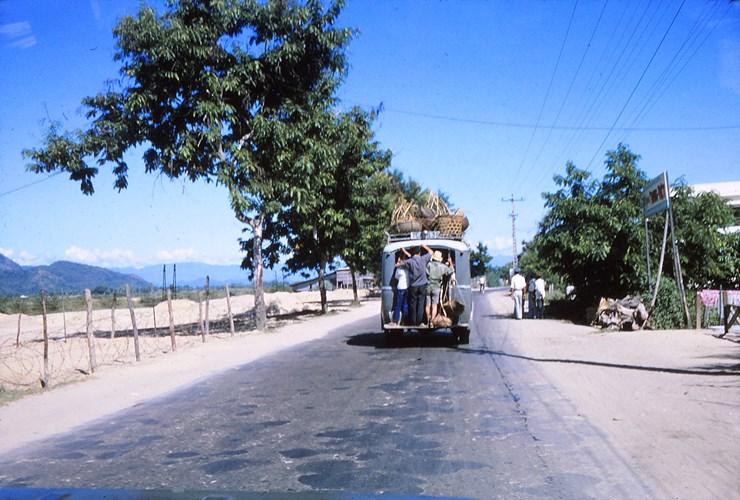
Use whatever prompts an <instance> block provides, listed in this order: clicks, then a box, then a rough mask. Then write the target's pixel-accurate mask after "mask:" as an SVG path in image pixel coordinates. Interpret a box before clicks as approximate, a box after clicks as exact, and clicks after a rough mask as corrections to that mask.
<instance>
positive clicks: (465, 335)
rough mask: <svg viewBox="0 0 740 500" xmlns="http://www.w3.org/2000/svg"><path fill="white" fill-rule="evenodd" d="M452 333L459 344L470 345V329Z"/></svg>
mask: <svg viewBox="0 0 740 500" xmlns="http://www.w3.org/2000/svg"><path fill="white" fill-rule="evenodd" d="M452 333H453V334H454V335H455V339H456V340H457V343H458V344H461V345H467V344H469V343H470V329H468V328H455V329H454V330H452Z"/></svg>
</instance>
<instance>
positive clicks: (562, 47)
mask: <svg viewBox="0 0 740 500" xmlns="http://www.w3.org/2000/svg"><path fill="white" fill-rule="evenodd" d="M577 8H578V0H576V1H575V2H574V3H573V10H572V11H571V13H570V18H569V19H568V27H567V28H566V30H565V36H563V42H562V43H561V44H560V50H559V52H558V57H557V60H556V61H555V67H554V68H553V71H552V75H551V76H550V83H549V84H548V85H547V91H546V92H545V98H544V99H543V100H542V105H541V106H540V111H539V113H538V114H537V121H536V124H539V123H540V121H541V120H542V114H543V112H544V111H545V106H546V104H547V100H548V99H549V97H550V91H551V90H552V84H553V82H554V81H555V75H556V74H557V72H558V67H559V66H560V61H561V59H562V57H563V51H564V50H565V44H566V42H567V41H568V35H569V34H570V28H571V26H572V25H573V18H574V17H575V14H576V9H577ZM536 134H537V126H535V127H534V128H533V129H532V134H531V135H530V136H529V142H528V143H527V147H526V148H525V149H524V155H523V156H522V161H521V162H520V163H519V167H518V168H517V170H516V172H515V173H514V179H518V177H519V173H520V172H521V170H522V167H523V166H524V162H525V161H526V160H527V155H528V154H529V148H530V147H531V146H532V141H533V140H534V136H535V135H536Z"/></svg>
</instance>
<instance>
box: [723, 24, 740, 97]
mask: <svg viewBox="0 0 740 500" xmlns="http://www.w3.org/2000/svg"><path fill="white" fill-rule="evenodd" d="M719 81H720V83H721V84H722V85H723V86H724V87H726V88H728V89H730V90H732V91H733V92H735V93H736V94H740V39H729V38H726V39H724V40H722V41H721V42H720V57H719Z"/></svg>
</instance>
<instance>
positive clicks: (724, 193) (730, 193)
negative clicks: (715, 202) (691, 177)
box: [691, 181, 740, 233]
mask: <svg viewBox="0 0 740 500" xmlns="http://www.w3.org/2000/svg"><path fill="white" fill-rule="evenodd" d="M691 188H692V189H693V190H694V192H695V193H696V194H699V193H710V192H712V193H716V194H718V195H719V196H720V197H721V198H723V199H724V200H726V201H727V203H728V204H729V205H730V207H731V208H732V212H733V214H734V215H735V224H734V225H733V226H730V227H726V228H724V229H723V231H725V232H728V233H736V232H740V181H730V182H711V183H707V184H694V185H692V186H691Z"/></svg>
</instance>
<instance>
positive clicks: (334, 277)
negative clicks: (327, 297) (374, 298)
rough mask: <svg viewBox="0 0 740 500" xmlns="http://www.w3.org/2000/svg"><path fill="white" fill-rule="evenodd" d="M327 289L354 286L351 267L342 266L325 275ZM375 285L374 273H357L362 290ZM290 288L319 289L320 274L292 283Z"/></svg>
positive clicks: (304, 290)
mask: <svg viewBox="0 0 740 500" xmlns="http://www.w3.org/2000/svg"><path fill="white" fill-rule="evenodd" d="M325 282H326V289H327V290H334V289H335V288H352V273H351V272H350V270H349V267H340V268H339V269H336V270H334V271H331V272H330V273H327V274H326V276H325ZM373 286H375V276H373V275H372V274H358V275H357V288H358V289H360V290H362V289H365V288H372V287H373ZM290 288H291V289H292V290H293V291H294V292H306V291H311V290H318V289H319V278H318V276H316V277H313V278H309V279H307V280H304V281H299V282H297V283H293V284H292V285H290Z"/></svg>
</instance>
